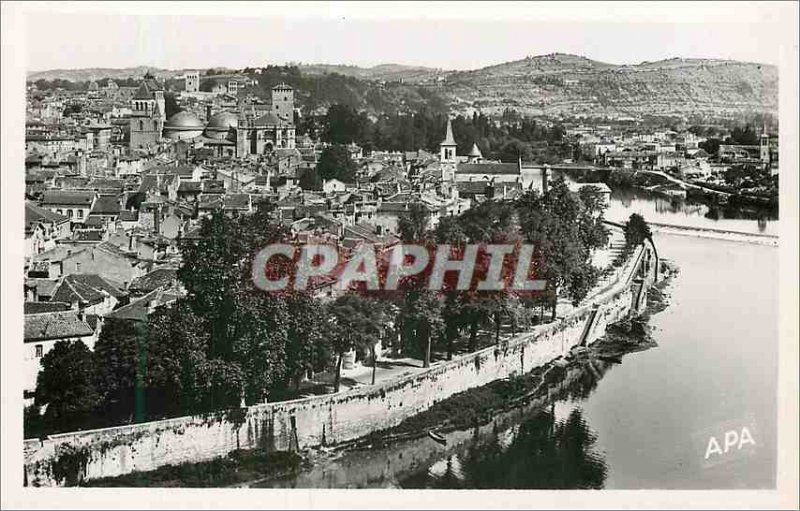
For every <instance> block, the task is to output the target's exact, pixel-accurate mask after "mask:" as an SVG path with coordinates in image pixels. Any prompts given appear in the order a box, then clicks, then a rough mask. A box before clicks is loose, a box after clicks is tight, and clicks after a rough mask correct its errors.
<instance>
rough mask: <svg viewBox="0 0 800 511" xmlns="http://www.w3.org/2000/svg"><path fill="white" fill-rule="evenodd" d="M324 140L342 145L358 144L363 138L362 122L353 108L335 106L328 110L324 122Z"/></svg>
mask: <svg viewBox="0 0 800 511" xmlns="http://www.w3.org/2000/svg"><path fill="white" fill-rule="evenodd" d="M324 125H325V131H324V132H323V140H325V141H326V142H331V143H332V144H337V145H342V144H350V143H353V142H356V141H358V140H360V139H361V138H362V135H363V132H362V121H361V118H360V116H359V114H358V112H356V110H355V109H354V108H352V107H348V106H345V105H340V104H335V105H332V106H331V107H330V108H328V112H327V114H326V115H325V120H324Z"/></svg>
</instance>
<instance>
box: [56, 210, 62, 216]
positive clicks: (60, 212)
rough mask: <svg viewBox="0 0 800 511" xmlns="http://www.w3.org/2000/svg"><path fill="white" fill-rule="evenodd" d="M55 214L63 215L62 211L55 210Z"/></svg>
mask: <svg viewBox="0 0 800 511" xmlns="http://www.w3.org/2000/svg"><path fill="white" fill-rule="evenodd" d="M56 213H58V214H59V215H63V214H64V210H63V209H57V210H56Z"/></svg>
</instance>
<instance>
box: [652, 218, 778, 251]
mask: <svg viewBox="0 0 800 511" xmlns="http://www.w3.org/2000/svg"><path fill="white" fill-rule="evenodd" d="M648 225H649V226H650V230H652V231H653V232H662V233H664V234H674V235H678V236H692V237H696V238H708V239H714V240H722V241H736V242H740V243H755V244H758V245H769V246H773V247H777V246H778V245H779V238H778V236H774V235H771V234H755V233H748V232H739V231H728V230H723V229H711V228H706V227H690V226H686V225H676V224H664V223H659V222H648Z"/></svg>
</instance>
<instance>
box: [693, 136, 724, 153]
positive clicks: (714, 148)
mask: <svg viewBox="0 0 800 511" xmlns="http://www.w3.org/2000/svg"><path fill="white" fill-rule="evenodd" d="M720 145H722V140H720V139H718V138H709V139H706V140H705V141H703V142H700V143H699V144H697V147H699V148H700V149H702V150H703V151H705V152H707V153H708V154H709V156H716V155H717V153H718V152H719V146H720Z"/></svg>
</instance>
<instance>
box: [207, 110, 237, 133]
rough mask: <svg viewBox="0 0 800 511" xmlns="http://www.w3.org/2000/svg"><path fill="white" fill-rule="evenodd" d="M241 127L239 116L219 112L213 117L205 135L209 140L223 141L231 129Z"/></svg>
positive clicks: (209, 121)
mask: <svg viewBox="0 0 800 511" xmlns="http://www.w3.org/2000/svg"><path fill="white" fill-rule="evenodd" d="M237 126H239V116H237V115H236V114H235V113H233V112H219V113H217V114H214V115H212V116H211V118H210V119H209V120H208V125H206V131H205V135H206V136H207V137H209V138H217V139H223V138H225V137H226V136H227V135H228V133H229V132H230V130H231V128H233V129H236V127H237Z"/></svg>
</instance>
